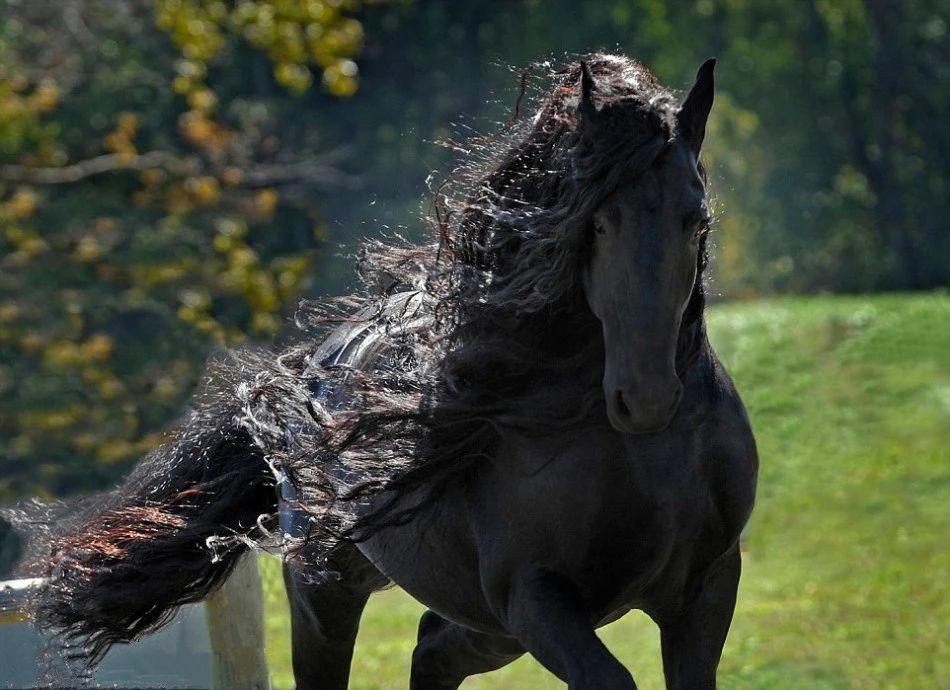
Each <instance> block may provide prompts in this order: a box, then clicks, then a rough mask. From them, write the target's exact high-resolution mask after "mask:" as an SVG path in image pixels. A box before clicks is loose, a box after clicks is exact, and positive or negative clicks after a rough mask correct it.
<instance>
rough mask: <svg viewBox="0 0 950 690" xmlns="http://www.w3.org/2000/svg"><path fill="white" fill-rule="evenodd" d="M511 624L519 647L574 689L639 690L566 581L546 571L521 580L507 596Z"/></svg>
mask: <svg viewBox="0 0 950 690" xmlns="http://www.w3.org/2000/svg"><path fill="white" fill-rule="evenodd" d="M507 621H508V627H509V630H510V631H511V633H512V634H513V635H514V636H515V637H516V638H517V639H518V642H520V643H521V644H522V645H523V646H524V648H525V649H526V650H528V652H530V653H531V655H532V656H534V657H535V658H536V659H537V660H538V661H539V662H540V663H541V664H542V665H544V667H545V668H547V669H548V670H549V671H551V672H552V673H553V674H554V675H556V676H557V677H558V678H560V679H561V680H563V681H564V682H566V683H567V685H568V689H569V690H636V687H637V686H636V683H634V682H633V677H632V676H631V675H630V672H629V671H627V669H625V668H624V667H623V665H622V664H621V663H620V662H619V661H617V659H616V658H615V657H614V656H613V655H612V654H611V653H610V651H609V650H608V649H607V647H605V646H604V643H603V642H601V641H600V638H599V637H597V635H596V633H595V632H594V622H593V621H592V620H591V614H590V612H589V611H588V610H587V608H586V607H585V606H584V603H583V601H582V598H581V596H580V594H579V592H578V590H577V587H576V586H575V585H574V584H573V583H572V582H571V581H570V580H568V579H567V578H565V577H564V576H562V575H560V574H558V573H555V572H552V571H549V570H543V569H540V570H533V571H531V572H527V573H523V574H521V575H519V576H517V577H516V578H515V579H514V580H513V581H512V582H511V586H510V589H509V591H508V605H507Z"/></svg>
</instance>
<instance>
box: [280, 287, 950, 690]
mask: <svg viewBox="0 0 950 690" xmlns="http://www.w3.org/2000/svg"><path fill="white" fill-rule="evenodd" d="M709 322H710V335H711V339H712V341H713V343H714V344H715V346H716V348H717V349H718V351H719V353H720V356H721V358H722V359H723V361H724V362H725V363H726V365H727V366H728V368H729V370H730V372H731V373H732V375H733V378H734V379H735V381H736V383H737V385H738V387H739V390H740V391H741V393H742V395H743V398H744V399H745V402H746V405H747V406H748V408H749V412H750V415H751V417H752V423H753V426H754V428H755V431H756V435H757V438H758V443H759V451H760V455H761V459H762V471H761V476H760V492H759V500H758V506H757V508H756V512H755V514H754V516H753V519H752V523H751V525H750V527H749V530H748V533H747V538H746V540H745V545H744V552H745V571H744V576H743V581H742V586H741V591H740V599H739V605H738V609H737V613H736V620H735V623H734V624H733V627H732V632H731V633H730V637H729V641H728V643H727V646H726V651H725V654H724V657H723V661H722V665H721V670H720V687H721V688H723V689H724V690H730V689H735V690H766V689H768V690H784V689H786V688H787V689H788V690H792V689H794V690H800V689H801V688H810V689H812V690H839V689H845V688H848V689H864V688H867V689H871V688H873V689H874V690H888V689H893V690H918V689H920V690H923V689H930V688H939V689H945V688H950V643H948V636H947V635H946V631H947V629H946V622H947V621H948V620H950V579H948V577H947V573H948V572H950V549H948V548H947V536H948V524H950V450H948V449H950V297H947V296H946V295H912V296H904V295H888V296H874V297H854V298H850V297H849V298H839V297H835V298H809V299H804V298H802V299H797V298H796V299H778V300H770V301H763V302H752V303H741V304H729V305H724V306H719V307H716V308H715V309H712V310H711V313H710V315H709ZM265 569H266V575H267V591H268V598H269V602H268V610H269V611H270V617H269V619H268V634H269V636H270V637H269V643H268V654H269V656H270V659H271V663H272V670H273V673H274V678H275V681H276V683H277V686H278V687H280V688H288V687H292V677H291V674H290V664H289V649H288V647H289V642H288V638H287V633H286V630H287V627H286V626H287V619H286V606H285V605H284V603H283V602H282V601H281V596H282V593H281V591H280V589H279V584H278V582H277V565H276V563H274V562H273V561H267V562H266V563H265ZM420 613H421V608H420V607H419V606H418V605H417V604H415V603H414V602H413V601H411V600H410V599H409V598H408V597H406V596H405V595H403V594H401V593H400V592H398V591H390V592H385V593H383V594H380V595H377V596H376V597H375V598H374V599H373V600H372V601H371V603H370V606H369V608H368V610H367V615H366V617H365V618H364V621H363V627H362V630H361V633H360V639H359V643H358V648H357V652H356V659H355V663H354V673H353V684H352V687H353V688H355V689H358V690H370V689H378V690H382V689H384V688H385V689H389V688H405V687H406V685H407V680H408V673H409V658H410V653H411V651H412V646H413V639H414V635H415V625H416V621H417V619H418V616H419V614H420ZM941 622H942V623H943V626H944V627H942V628H941V627H940V626H941ZM603 638H604V640H605V641H606V643H607V644H608V645H609V646H610V648H611V649H612V650H614V652H615V653H616V654H617V655H618V656H619V657H620V658H621V659H622V660H623V662H624V663H626V664H627V665H628V666H629V668H630V669H631V670H632V671H633V673H634V676H635V677H636V678H637V681H638V683H639V685H640V687H641V688H642V689H643V690H651V689H656V690H658V689H659V688H662V687H663V682H662V673H661V669H660V661H659V659H660V657H659V644H658V635H657V632H656V629H655V627H654V626H653V624H652V623H651V622H650V621H649V620H648V619H647V618H645V617H644V616H642V615H638V614H631V615H629V616H628V617H627V618H625V619H624V620H622V621H619V622H617V623H615V624H613V625H611V626H609V627H607V628H605V629H604V630H603ZM464 687H466V688H469V689H470V690H476V689H479V688H485V689H486V690H487V689H488V688H505V689H506V690H534V689H536V688H540V689H545V688H561V687H562V685H561V684H560V683H559V682H557V681H556V680H555V679H554V678H553V677H551V676H549V675H548V674H547V673H546V672H545V671H544V670H543V669H541V668H540V667H539V666H538V664H536V663H535V662H534V661H533V660H531V659H528V658H522V659H521V660H519V661H518V662H516V663H515V664H512V665H511V666H509V667H508V668H506V669H503V670H501V671H498V672H495V673H493V674H490V675H486V676H482V677H479V678H475V679H471V680H469V681H467V683H466V685H465V686H464Z"/></svg>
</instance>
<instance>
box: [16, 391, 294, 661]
mask: <svg viewBox="0 0 950 690" xmlns="http://www.w3.org/2000/svg"><path fill="white" fill-rule="evenodd" d="M235 412H236V410H235V409H227V406H216V407H214V406H207V407H205V408H204V409H202V410H200V411H198V412H195V413H193V414H192V415H191V417H190V418H189V420H188V421H187V422H186V423H185V425H184V426H183V427H182V428H181V429H180V431H179V432H178V434H177V436H176V437H175V439H174V440H172V441H171V442H169V443H167V444H166V445H164V446H161V447H159V448H157V449H156V450H154V451H153V452H152V453H150V454H149V455H148V456H146V457H145V458H144V459H143V460H141V461H140V462H139V464H138V465H136V467H135V469H134V470H133V471H132V474H131V475H130V476H129V477H128V478H127V479H126V480H125V481H124V482H123V483H122V484H121V485H120V486H119V487H118V488H116V489H115V490H113V491H110V492H108V493H106V494H102V495H99V496H96V497H94V498H92V499H89V500H88V501H86V503H85V505H84V506H83V507H82V509H81V510H80V511H79V512H78V513H75V514H72V515H68V516H67V517H66V518H65V519H63V520H56V524H54V525H52V526H50V527H49V530H50V531H49V533H47V534H46V535H45V538H42V539H37V535H35V534H34V535H33V537H34V539H33V541H34V544H35V545H36V544H37V542H39V544H41V547H40V548H42V553H41V552H40V551H38V550H37V549H36V548H35V547H34V548H33V549H31V551H32V553H31V554H30V555H29V556H28V561H29V567H28V570H29V571H30V572H31V574H35V575H39V576H41V577H44V578H46V580H47V584H46V585H44V586H43V587H42V589H41V591H40V593H39V595H38V596H37V597H36V600H35V605H34V606H35V610H34V613H35V616H36V618H37V621H38V623H39V625H41V626H43V627H44V628H53V629H55V630H61V631H62V633H63V635H64V636H65V639H66V641H67V642H68V643H69V645H70V649H72V650H76V651H75V655H76V656H80V657H82V658H85V660H86V661H87V662H88V663H89V664H90V665H92V664H95V663H97V662H98V661H99V659H101V658H102V656H103V655H104V654H105V653H106V651H108V649H109V647H110V646H111V645H112V644H114V643H116V642H128V641H131V640H133V639H135V638H136V637H138V636H140V635H142V634H144V633H147V632H151V631H153V630H155V629H156V628H158V627H160V626H162V625H163V624H165V623H167V622H168V621H169V620H170V619H171V617H172V616H173V614H174V613H175V611H176V610H177V608H178V607H179V606H181V605H182V604H187V603H191V602H195V601H199V600H201V599H203V598H204V597H206V596H207V595H208V594H210V593H211V592H213V591H214V590H215V588H216V587H218V586H219V585H220V584H221V583H222V582H223V581H224V580H225V579H226V578H227V576H228V574H229V573H230V572H231V570H232V569H233V567H234V566H235V564H236V563H237V561H238V559H239V557H240V556H241V554H242V553H243V552H244V551H245V550H246V548H247V547H246V545H245V544H246V541H242V537H245V536H246V535H253V534H254V532H255V530H256V529H257V526H258V525H259V524H261V523H260V522H259V521H260V520H261V519H262V516H263V519H264V520H265V521H267V520H271V519H272V516H273V515H274V514H275V513H276V494H275V490H274V480H273V476H272V473H271V472H270V470H269V468H268V467H267V464H266V463H265V461H264V458H263V456H262V453H261V451H260V450H259V449H258V448H257V447H256V446H255V445H254V444H253V442H252V440H251V437H250V435H249V434H248V432H247V431H245V430H244V429H243V428H241V427H240V426H239V425H238V424H237V423H236V421H235V419H236V415H235Z"/></svg>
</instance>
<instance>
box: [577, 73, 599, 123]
mask: <svg viewBox="0 0 950 690" xmlns="http://www.w3.org/2000/svg"><path fill="white" fill-rule="evenodd" d="M595 88H597V85H596V84H595V83H594V77H593V75H592V74H591V73H590V67H588V66H587V63H586V62H585V61H584V60H581V102H580V105H578V107H577V110H578V112H580V115H581V119H583V120H588V121H590V120H593V119H594V118H595V117H597V108H595V107H594V89H595Z"/></svg>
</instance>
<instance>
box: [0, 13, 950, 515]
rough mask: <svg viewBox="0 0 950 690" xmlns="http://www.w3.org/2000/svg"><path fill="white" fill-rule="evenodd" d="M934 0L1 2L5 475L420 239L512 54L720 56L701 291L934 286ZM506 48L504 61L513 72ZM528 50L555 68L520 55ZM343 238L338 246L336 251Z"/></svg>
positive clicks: (171, 413) (489, 123)
mask: <svg viewBox="0 0 950 690" xmlns="http://www.w3.org/2000/svg"><path fill="white" fill-rule="evenodd" d="M948 17H950V1H948V0H931V1H930V2H925V1H924V0H776V1H775V2H768V3H766V2H761V1H753V0H688V1H684V2H676V3H672V2H669V3H668V2H662V1H661V0H605V1H603V2H586V3H578V2H576V1H570V2H569V1H568V0H548V1H545V2H542V1H541V0H481V1H479V2H459V1H456V2H443V1H440V0H414V1H403V0H390V1H389V2H366V1H364V2H359V1H358V0H148V1H147V2H140V3H130V2H125V1H124V0H57V1H56V2H53V1H52V0H0V499H9V498H13V497H15V496H24V495H29V494H34V493H45V494H50V493H52V494H66V493H73V492H77V491H84V490H89V489H92V488H96V487H99V486H102V485H104V484H107V483H108V482H109V481H111V480H113V479H114V478H115V477H116V476H118V475H119V474H121V473H122V472H124V471H126V470H127V468H128V467H129V464H130V462H131V461H133V460H134V458H136V457H138V456H139V455H141V454H142V453H143V452H145V451H146V450H147V449H148V448H149V447H151V446H152V445H154V444H155V443H157V442H158V441H159V440H161V438H162V436H161V434H162V431H163V430H164V429H166V428H167V427H168V426H169V425H170V423H171V422H172V420H173V419H174V418H175V417H177V416H178V415H179V414H180V413H181V411H182V409H183V406H184V405H185V403H186V400H187V398H188V396H189V394H190V392H191V391H192V390H193V388H194V386H195V384H196V383H197V382H198V380H199V379H200V376H201V372H202V370H203V366H204V362H205V359H206V358H207V357H208V355H209V354H210V353H211V352H213V351H214V350H215V349H216V348H220V347H226V346H231V345H234V344H237V343H239V342H241V341H243V340H246V339H248V338H251V339H257V340H262V341H267V340H270V339H271V338H273V337H274V336H275V335H276V334H277V333H278V331H279V330H280V328H281V324H282V323H283V320H284V319H285V318H286V317H287V316H289V315H290V314H291V313H292V311H293V305H294V304H295V302H296V299H297V298H298V297H299V296H300V295H301V294H306V293H310V294H314V293H329V292H339V291H341V290H344V289H346V288H347V285H348V280H349V271H350V264H349V262H348V261H345V260H344V261H341V260H340V255H341V254H345V253H346V252H347V251H348V250H349V249H350V248H352V247H353V243H354V240H355V238H357V237H359V236H363V235H370V234H376V233H378V232H380V231H381V230H384V229H387V228H388V229H392V230H397V231H399V232H402V233H403V234H406V235H408V236H409V237H414V238H417V237H419V236H420V234H421V232H422V227H423V224H422V223H420V222H419V215H420V213H421V212H422V210H423V201H422V200H423V199H424V197H425V194H426V191H427V179H428V178H429V177H430V174H431V173H432V172H433V171H441V173H443V174H444V173H446V172H448V171H449V170H450V169H451V167H452V165H453V155H454V154H453V153H452V152H451V151H450V150H448V149H446V148H444V147H439V146H437V145H436V144H435V142H437V141H439V140H441V139H446V138H455V139H458V138H460V137H464V136H466V132H469V131H473V130H474V131H479V132H485V131H490V130H491V129H494V128H495V127H496V126H497V124H498V123H501V122H504V121H505V120H507V118H508V117H509V116H510V113H511V110H512V106H513V104H514V100H515V96H516V93H517V82H518V76H519V74H518V70H519V69H520V68H523V67H524V66H526V65H529V64H531V63H539V62H541V61H544V60H551V61H554V62H558V61H560V60H563V59H566V58H568V57H571V56H573V55H576V54H577V53H583V52H585V51H589V50H594V49H599V48H604V49H607V50H617V51H621V52H624V53H628V54H630V55H633V56H635V57H637V58H639V59H640V60H642V61H643V62H645V63H646V64H647V65H649V66H650V67H651V68H652V69H653V70H654V72H655V73H656V74H657V76H658V77H659V78H660V79H661V81H663V82H665V83H667V84H669V85H671V86H674V87H677V88H679V89H682V90H685V89H686V88H688V86H689V85H690V84H691V81H692V77H693V74H694V72H695V69H696V67H697V66H698V65H699V64H700V62H701V61H702V60H703V59H704V58H706V57H708V56H709V55H715V56H717V57H718V58H719V60H720V62H719V67H718V72H717V82H718V83H717V87H718V94H717V101H716V107H715V108H714V111H713V119H712V121H711V124H710V134H709V137H708V139H707V141H708V145H707V150H706V158H707V164H708V167H709V170H710V177H711V183H712V191H713V195H714V197H715V200H716V210H717V214H718V216H719V221H718V223H717V232H718V240H717V244H718V245H719V247H720V249H719V250H718V254H717V256H716V257H715V265H714V266H715V270H714V278H713V284H712V291H713V292H714V293H716V294H717V295H719V296H722V297H744V296H751V295H758V294H767V293H775V292H803V293H808V292H860V291H883V290H901V289H925V288H934V287H945V286H946V285H947V284H948V282H950V262H948V261H947V257H948V256H950V233H948V228H947V221H946V219H947V218H948V217H950V213H948V211H950V208H948V206H950V181H948V165H947V160H950V133H948V130H947V128H946V126H945V117H946V113H947V112H950V107H948V106H950V90H948V89H947V88H946V84H947V83H948V76H950V74H948V73H950V55H948V53H950V48H948V46H950V41H948V40H947V23H946V22H947V18H948ZM512 68H514V69H512ZM536 69H537V70H538V71H539V72H540V71H541V70H543V67H537V68H536ZM341 247H342V250H341V249H340V248H341Z"/></svg>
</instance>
